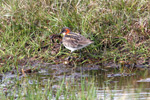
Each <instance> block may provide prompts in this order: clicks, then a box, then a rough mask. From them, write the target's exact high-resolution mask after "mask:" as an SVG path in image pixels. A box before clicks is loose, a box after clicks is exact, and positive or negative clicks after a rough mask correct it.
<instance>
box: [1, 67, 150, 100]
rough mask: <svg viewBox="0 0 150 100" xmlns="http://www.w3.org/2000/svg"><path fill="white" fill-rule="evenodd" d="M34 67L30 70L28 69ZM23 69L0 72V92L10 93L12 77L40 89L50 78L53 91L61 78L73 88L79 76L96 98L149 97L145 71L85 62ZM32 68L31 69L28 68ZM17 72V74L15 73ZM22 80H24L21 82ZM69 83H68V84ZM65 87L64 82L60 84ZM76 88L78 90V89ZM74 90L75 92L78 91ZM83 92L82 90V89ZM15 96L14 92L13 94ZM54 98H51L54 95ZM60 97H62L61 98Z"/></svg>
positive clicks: (149, 79) (143, 99) (127, 99)
mask: <svg viewBox="0 0 150 100" xmlns="http://www.w3.org/2000/svg"><path fill="white" fill-rule="evenodd" d="M30 67H32V68H33V67H34V71H32V72H30V70H29V68H30ZM24 69H27V70H25V71H26V73H25V74H22V73H21V69H18V70H20V72H19V71H17V70H13V71H11V72H7V73H6V74H5V75H1V76H0V79H1V81H0V82H1V84H0V91H1V92H3V93H5V95H6V96H8V97H9V96H12V94H11V92H10V91H13V90H15V89H13V88H16V85H15V84H16V80H17V79H18V80H21V81H19V84H20V85H22V84H27V83H28V84H30V85H33V84H37V83H38V84H40V85H41V87H43V88H42V89H43V90H44V89H45V88H44V85H46V84H47V81H48V80H50V81H51V83H52V85H51V87H52V88H53V89H54V90H55V89H57V88H59V87H60V84H58V83H59V82H61V81H62V80H64V84H66V86H70V87H72V86H73V87H76V86H79V84H81V81H82V79H84V80H85V84H93V83H94V87H95V89H96V96H97V99H98V100H99V99H100V100H137V99H138V100H139V99H140V100H148V99H150V74H149V71H148V70H134V71H133V70H132V71H131V70H130V71H129V70H127V69H126V70H119V69H115V68H109V69H108V68H107V69H106V68H102V67H101V66H98V65H85V66H82V67H79V66H77V67H71V66H69V65H68V66H67V65H63V64H59V65H50V64H45V65H39V66H37V65H35V66H29V67H26V68H24ZM32 70H33V69H32ZM16 73H17V74H16ZM22 80H26V81H25V82H24V81H22ZM68 84H69V85H68ZM64 86H65V85H64ZM78 90H79V89H78ZM78 90H76V92H80V91H78ZM85 93H86V91H85ZM16 98H17V93H16ZM54 99H55V97H54ZM61 99H63V96H62V97H61Z"/></svg>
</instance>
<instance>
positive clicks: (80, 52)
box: [79, 49, 82, 58]
mask: <svg viewBox="0 0 150 100" xmlns="http://www.w3.org/2000/svg"><path fill="white" fill-rule="evenodd" d="M81 54H82V53H81V49H80V56H79V58H81Z"/></svg>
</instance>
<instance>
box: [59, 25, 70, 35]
mask: <svg viewBox="0 0 150 100" xmlns="http://www.w3.org/2000/svg"><path fill="white" fill-rule="evenodd" d="M70 32H71V30H70V28H68V27H64V28H62V31H61V32H60V34H63V36H64V35H66V34H68V33H70Z"/></svg>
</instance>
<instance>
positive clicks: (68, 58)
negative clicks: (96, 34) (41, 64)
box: [66, 51, 72, 60]
mask: <svg viewBox="0 0 150 100" xmlns="http://www.w3.org/2000/svg"><path fill="white" fill-rule="evenodd" d="M71 56H72V51H71V53H70V55H69V57H67V59H66V60H70V59H71Z"/></svg>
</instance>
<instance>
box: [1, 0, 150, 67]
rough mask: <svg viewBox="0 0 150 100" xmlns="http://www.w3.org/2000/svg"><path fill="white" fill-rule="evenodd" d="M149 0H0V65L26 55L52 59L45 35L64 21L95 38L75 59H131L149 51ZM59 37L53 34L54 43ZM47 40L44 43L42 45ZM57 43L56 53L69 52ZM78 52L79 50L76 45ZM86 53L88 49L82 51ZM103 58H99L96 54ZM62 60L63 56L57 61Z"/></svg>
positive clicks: (12, 63) (57, 29) (17, 61)
mask: <svg viewBox="0 0 150 100" xmlns="http://www.w3.org/2000/svg"><path fill="white" fill-rule="evenodd" d="M149 4H150V1H149V0H113V1H107V0H103V1H100V0H72V1H71V0H65V1H63V0H45V1H41V0H26V1H21V0H12V1H10V0H5V1H4V0H3V1H1V2H0V15H1V17H0V22H1V23H0V27H1V28H0V40H1V41H0V55H1V56H0V66H4V67H3V68H1V69H2V70H4V69H7V70H10V68H9V67H14V66H17V65H18V64H21V63H22V62H23V61H24V60H26V61H29V59H30V58H33V59H34V60H40V61H43V62H51V63H53V64H55V63H56V62H54V60H56V56H55V55H52V54H51V51H52V47H53V46H54V45H55V44H53V43H51V39H50V38H49V36H50V35H52V34H57V33H59V32H60V31H61V29H62V28H63V27H65V26H67V27H70V28H71V29H72V31H75V32H81V34H82V35H84V36H85V37H87V38H90V39H91V40H92V41H94V44H91V45H90V46H88V47H87V48H86V49H83V50H82V52H83V55H82V58H84V57H87V56H89V58H91V60H86V59H84V60H82V61H80V62H78V61H75V63H80V64H84V63H89V62H90V61H93V60H94V61H96V63H97V64H99V63H103V62H110V61H113V62H119V61H129V62H131V63H135V62H136V60H138V59H139V58H140V57H143V58H145V59H146V58H147V57H149V56H150V53H149V51H150V50H149V42H150V39H149V36H150V35H149V32H150V26H149V23H150V19H149V16H150V14H149V12H150V7H149ZM59 42H61V41H59V40H57V39H56V41H55V43H59ZM47 45H49V47H48V48H47V49H42V47H44V46H47ZM69 53H70V52H69V51H68V50H66V49H64V48H63V47H61V49H58V54H56V55H57V56H58V57H59V59H64V58H65V57H67V56H68V55H69ZM76 53H78V52H77V51H76ZM88 53H90V54H89V55H86V54H88ZM99 59H101V60H99ZM60 63H62V62H60Z"/></svg>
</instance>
